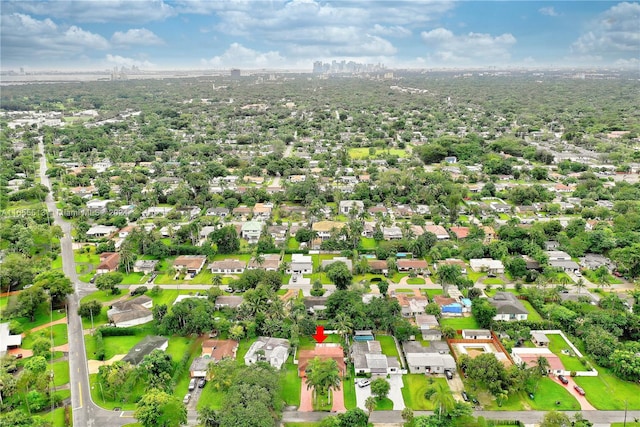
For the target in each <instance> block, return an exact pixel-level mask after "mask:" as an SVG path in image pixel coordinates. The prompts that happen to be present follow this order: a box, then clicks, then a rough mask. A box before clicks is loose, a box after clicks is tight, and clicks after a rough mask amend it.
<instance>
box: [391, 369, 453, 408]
mask: <svg viewBox="0 0 640 427" xmlns="http://www.w3.org/2000/svg"><path fill="white" fill-rule="evenodd" d="M402 383H403V385H404V387H402V398H403V399H404V404H405V405H406V406H407V408H411V409H413V410H414V411H431V410H433V403H432V402H431V401H429V400H428V399H427V398H425V397H424V393H425V392H426V391H427V390H429V389H430V388H433V387H436V386H437V384H438V383H440V384H444V385H446V386H447V388H449V385H448V384H447V380H446V379H444V378H429V377H427V376H425V375H423V374H407V375H403V376H402Z"/></svg>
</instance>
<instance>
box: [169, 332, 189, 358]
mask: <svg viewBox="0 0 640 427" xmlns="http://www.w3.org/2000/svg"><path fill="white" fill-rule="evenodd" d="M192 343H193V339H192V338H187V337H179V336H173V337H171V338H169V345H168V346H167V350H166V353H167V354H169V355H171V358H172V359H173V361H174V362H179V361H180V359H182V356H183V355H184V354H185V353H186V352H188V351H189V346H190V345H191V344H192Z"/></svg>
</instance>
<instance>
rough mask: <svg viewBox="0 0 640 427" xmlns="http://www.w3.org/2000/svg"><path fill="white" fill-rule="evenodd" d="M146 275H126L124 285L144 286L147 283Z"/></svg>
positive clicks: (123, 280)
mask: <svg viewBox="0 0 640 427" xmlns="http://www.w3.org/2000/svg"><path fill="white" fill-rule="evenodd" d="M144 277H145V274H144V273H129V274H125V275H124V278H123V279H122V284H123V285H143V284H145V283H146V282H147V279H146V278H144Z"/></svg>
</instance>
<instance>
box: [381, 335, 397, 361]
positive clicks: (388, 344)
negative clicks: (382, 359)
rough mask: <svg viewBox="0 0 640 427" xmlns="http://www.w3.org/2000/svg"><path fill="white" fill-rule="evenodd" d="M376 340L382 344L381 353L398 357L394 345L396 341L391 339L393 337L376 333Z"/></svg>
mask: <svg viewBox="0 0 640 427" xmlns="http://www.w3.org/2000/svg"><path fill="white" fill-rule="evenodd" d="M376 340H377V341H380V345H381V346H382V353H383V354H385V355H386V356H393V357H395V358H398V357H399V355H398V348H397V347H396V343H395V341H394V340H393V337H392V336H390V335H377V336H376Z"/></svg>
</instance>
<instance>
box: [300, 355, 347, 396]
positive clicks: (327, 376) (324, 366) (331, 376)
mask: <svg viewBox="0 0 640 427" xmlns="http://www.w3.org/2000/svg"><path fill="white" fill-rule="evenodd" d="M306 375H307V380H306V384H307V389H309V388H313V391H314V400H316V399H317V397H318V394H319V393H323V392H324V390H326V393H327V402H330V399H331V390H332V389H333V390H337V389H338V388H340V370H339V369H338V363H337V362H336V361H335V360H334V359H324V360H323V359H320V358H319V357H315V358H313V359H312V360H311V361H309V364H308V366H307V370H306Z"/></svg>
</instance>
